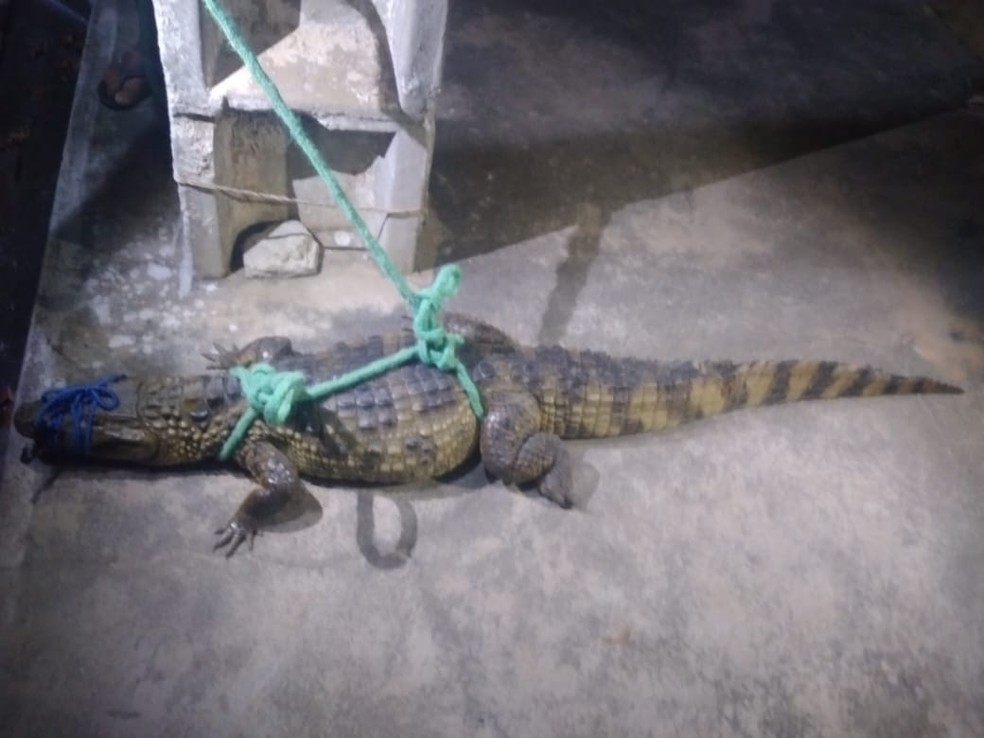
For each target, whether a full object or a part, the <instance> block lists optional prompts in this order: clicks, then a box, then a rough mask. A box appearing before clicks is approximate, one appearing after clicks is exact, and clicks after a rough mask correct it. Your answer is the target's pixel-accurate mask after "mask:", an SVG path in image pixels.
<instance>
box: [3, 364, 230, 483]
mask: <svg viewBox="0 0 984 738" xmlns="http://www.w3.org/2000/svg"><path fill="white" fill-rule="evenodd" d="M204 380H205V378H203V377H194V378H192V377H188V378H182V377H164V378H159V379H156V380H146V379H145V380H142V381H138V380H129V379H120V380H116V381H112V382H108V381H106V380H104V381H103V383H102V384H99V383H97V384H94V385H84V386H81V387H83V390H82V391H83V393H88V395H85V394H82V395H80V394H78V393H79V387H73V388H68V390H67V391H66V390H54V391H52V392H48V393H45V395H43V396H42V398H41V399H40V400H37V401H34V402H27V403H24V404H22V405H21V406H20V407H18V408H17V410H16V411H15V412H14V427H15V428H16V429H17V432H18V433H20V434H21V435H22V436H24V437H25V438H30V439H31V440H32V441H33V443H32V445H31V447H30V448H29V449H25V450H24V452H23V453H22V455H21V458H22V460H24V461H29V460H30V459H33V458H35V457H36V458H40V459H41V460H43V461H46V462H53V463H57V462H62V461H72V462H75V461H80V460H91V461H96V462H99V461H107V462H130V463H135V464H141V465H150V466H171V465H179V464H187V463H193V462H197V461H201V460H203V449H202V437H203V430H204V429H203V425H206V424H207V422H208V420H209V419H210V418H209V416H211V415H212V413H211V412H210V411H209V409H208V407H207V405H206V404H205V398H204V396H203V388H204V386H205V385H206V382H205V381H204ZM94 387H95V388H97V390H98V391H101V392H104V394H102V395H99V394H97V393H96V392H93V388H94ZM73 392H75V393H76V394H72V393H73ZM57 393H65V394H64V397H67V399H63V395H59V394H57ZM53 396H54V397H57V398H58V400H59V401H60V402H61V403H62V404H61V405H56V406H55V407H54V409H53V407H52V397H53ZM79 397H81V399H77V398H79ZM73 403H75V404H74V405H73ZM203 411H204V417H203V414H202V413H203Z"/></svg>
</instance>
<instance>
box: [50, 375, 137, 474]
mask: <svg viewBox="0 0 984 738" xmlns="http://www.w3.org/2000/svg"><path fill="white" fill-rule="evenodd" d="M123 378H124V375H123V374H110V375H109V376H106V377H103V378H102V379H97V380H96V381H95V382H88V383H85V384H74V385H69V386H67V387H57V388H55V389H51V390H48V391H47V392H45V393H44V394H43V395H41V407H40V408H39V409H38V415H37V418H35V420H34V425H35V427H37V428H38V430H39V431H43V432H44V436H45V441H44V444H43V448H46V449H48V450H50V451H53V452H55V453H56V454H62V453H63V452H64V449H63V445H62V443H61V442H60V439H59V435H60V434H61V431H62V426H63V425H64V422H65V416H66V415H69V416H70V417H71V419H72V443H71V446H70V449H69V451H70V453H71V454H72V455H73V456H80V457H85V456H86V455H87V454H88V453H89V449H90V448H91V447H92V418H93V415H94V414H95V412H96V410H97V409H99V410H115V409H116V408H117V407H119V405H120V398H119V396H118V395H117V394H116V393H115V392H114V391H113V390H112V389H110V387H109V385H111V384H115V383H116V382H119V381H120V380H121V379H123ZM35 446H37V441H35Z"/></svg>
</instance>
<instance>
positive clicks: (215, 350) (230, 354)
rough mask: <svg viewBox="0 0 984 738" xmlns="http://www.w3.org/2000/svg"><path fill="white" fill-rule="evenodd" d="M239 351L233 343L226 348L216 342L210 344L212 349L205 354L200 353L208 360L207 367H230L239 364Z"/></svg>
mask: <svg viewBox="0 0 984 738" xmlns="http://www.w3.org/2000/svg"><path fill="white" fill-rule="evenodd" d="M239 354H240V351H239V349H238V348H237V347H236V345H235V344H233V345H232V348H231V349H226V348H223V347H222V346H220V345H219V344H217V343H213V344H212V350H211V351H209V352H208V353H207V354H204V353H203V354H202V356H203V357H204V358H205V361H207V362H208V368H209V369H231V368H232V367H234V366H237V365H238V364H239Z"/></svg>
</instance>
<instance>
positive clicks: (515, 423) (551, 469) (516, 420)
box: [480, 392, 573, 508]
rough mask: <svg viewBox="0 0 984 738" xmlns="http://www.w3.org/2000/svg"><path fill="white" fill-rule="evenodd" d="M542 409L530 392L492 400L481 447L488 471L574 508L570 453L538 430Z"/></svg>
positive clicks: (483, 424) (557, 439) (509, 482)
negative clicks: (530, 484)
mask: <svg viewBox="0 0 984 738" xmlns="http://www.w3.org/2000/svg"><path fill="white" fill-rule="evenodd" d="M539 419H540V408H539V406H538V405H537V402H536V399H535V398H534V397H533V396H532V395H530V394H527V393H523V392H510V393H504V394H502V395H499V396H496V397H493V398H490V402H489V406H488V408H486V414H485V418H484V419H483V420H482V432H481V439H480V448H481V453H482V462H483V464H484V465H485V468H486V470H488V472H489V473H490V474H492V475H493V476H496V477H499V478H500V479H501V480H502V481H503V482H504V483H506V484H516V485H520V484H528V483H531V482H532V483H534V484H535V485H536V488H537V490H538V491H539V493H540V494H541V495H543V496H544V497H546V498H547V499H548V500H551V501H553V502H556V503H557V504H558V505H560V506H561V507H564V508H569V507H571V506H572V505H573V501H572V499H571V497H570V492H571V487H572V476H573V474H572V463H571V457H570V454H569V453H568V451H567V448H566V447H565V446H564V444H563V441H561V440H560V438H558V437H557V436H555V435H554V434H553V433H544V432H542V431H540V430H539V424H540V423H539Z"/></svg>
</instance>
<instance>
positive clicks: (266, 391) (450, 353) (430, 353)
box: [202, 0, 484, 459]
mask: <svg viewBox="0 0 984 738" xmlns="http://www.w3.org/2000/svg"><path fill="white" fill-rule="evenodd" d="M202 2H203V3H204V5H205V7H206V8H207V9H208V12H209V13H211V15H212V18H213V19H214V20H215V22H216V23H217V24H218V26H219V28H221V29H222V32H223V33H224V34H225V37H226V39H227V40H228V42H229V45H230V46H231V47H232V48H233V50H234V51H235V52H236V53H237V54H238V55H239V58H240V59H242V61H243V64H245V65H246V68H247V69H248V70H249V72H250V74H252V75H253V79H254V80H256V83H257V84H258V85H259V86H260V88H261V89H262V90H263V92H264V93H265V94H266V96H267V98H268V99H269V101H270V105H271V107H272V108H273V112H274V113H276V114H277V117H279V118H280V120H281V121H282V122H283V124H284V126H286V128H287V131H288V132H289V133H290V136H291V139H292V140H293V142H294V143H295V144H296V145H297V146H298V147H299V148H300V149H301V151H303V152H304V154H305V156H307V158H308V161H309V162H310V163H311V166H312V167H313V168H314V170H315V171H316V172H317V173H318V175H319V176H320V177H321V179H322V180H324V182H325V184H326V185H328V191H329V193H331V196H332V199H333V200H334V201H335V203H336V204H337V205H338V207H339V208H340V209H341V211H342V213H344V214H345V217H346V218H348V220H349V222H350V223H351V224H352V227H353V228H354V229H355V230H356V232H357V233H358V234H359V236H360V237H361V238H362V240H363V242H364V243H365V244H366V248H367V249H368V250H369V253H370V254H371V255H372V257H373V259H375V261H376V264H377V265H378V266H379V268H380V269H381V270H382V271H383V273H384V274H386V276H387V277H389V278H390V280H391V281H392V282H393V284H394V285H395V286H396V288H397V290H398V291H399V293H400V295H402V297H403V299H404V300H406V301H407V302H408V303H409V305H410V308H411V310H412V311H413V314H414V318H413V328H414V334H415V335H416V337H417V343H416V345H415V346H410V347H407V348H405V349H403V350H402V351H399V352H397V353H395V354H393V355H391V356H387V357H384V358H382V359H378V360H377V361H374V362H372V363H370V364H367V365H366V366H364V367H361V368H359V369H357V370H355V371H353V372H350V373H348V374H345V375H343V376H341V377H337V378H336V379H332V380H330V381H328V382H323V383H321V384H317V385H314V386H313V387H305V386H304V377H303V375H302V374H300V373H299V372H287V373H278V372H276V371H274V369H273V368H272V367H271V366H269V365H268V364H256V365H254V366H252V367H251V368H250V369H245V368H243V367H236V368H234V369H232V370H231V373H232V374H233V375H235V376H236V377H237V378H238V379H239V381H240V383H241V384H242V387H243V394H244V395H245V396H246V398H247V400H248V401H249V408H247V410H246V412H245V413H244V414H243V415H242V417H241V418H240V419H239V421H238V422H237V424H236V426H235V428H234V429H233V431H232V433H231V434H230V436H229V438H228V439H227V440H226V442H225V444H224V445H223V447H222V451H221V452H220V454H219V456H220V458H222V459H227V458H229V456H231V455H232V453H233V452H234V451H235V449H236V447H237V446H238V445H239V443H241V442H242V440H243V438H244V437H245V436H246V433H247V432H248V431H249V428H250V426H251V425H252V424H253V422H254V421H255V420H257V419H258V418H260V417H262V418H263V419H264V420H265V421H266V422H267V423H270V424H274V425H282V424H283V423H285V422H286V421H287V419H288V418H289V417H290V414H291V411H292V408H293V405H294V403H296V402H300V401H311V400H322V399H324V398H325V397H327V396H329V395H331V394H333V393H335V392H341V391H344V390H346V389H350V388H352V387H354V386H355V385H357V384H359V383H360V382H364V381H366V380H368V379H372V378H373V377H377V376H379V375H380V374H383V373H385V372H387V371H390V370H391V369H394V368H396V367H397V366H400V365H402V364H405V363H407V362H409V361H412V360H413V359H415V358H416V359H417V360H419V361H420V362H422V363H425V364H429V365H431V366H435V367H437V368H439V369H442V370H444V371H448V372H454V373H455V374H456V375H457V377H458V381H459V382H460V383H461V385H462V387H463V388H464V390H465V394H467V395H468V401H469V402H470V403H471V406H472V410H473V411H474V412H475V415H476V416H477V417H478V418H481V417H482V416H483V415H484V409H483V408H482V401H481V398H480V397H479V394H478V388H477V387H476V386H475V383H474V381H472V378H471V377H470V376H469V374H468V370H467V369H466V368H465V366H464V365H463V364H462V363H461V362H460V361H459V360H458V358H457V356H456V355H455V351H456V349H457V347H458V346H459V345H461V343H462V342H463V339H462V338H461V336H456V335H449V334H448V333H447V332H446V331H445V330H444V326H443V325H442V324H441V321H440V320H439V318H438V316H439V314H440V311H441V310H442V308H443V306H444V302H445V300H447V298H449V297H451V296H452V295H453V294H454V293H455V292H456V291H457V289H458V285H459V283H460V282H461V270H460V269H458V268H457V267H455V266H446V267H444V268H443V269H441V271H440V272H438V274H437V277H436V278H435V279H434V282H433V284H431V286H430V287H426V288H424V289H421V290H419V291H416V292H415V291H414V290H413V289H412V288H411V287H410V284H409V283H408V282H407V281H406V279H404V277H403V274H401V273H400V271H399V269H397V268H396V265H395V264H393V262H392V261H391V260H390V258H389V256H388V255H387V254H386V251H385V250H384V249H383V247H382V246H380V245H379V242H378V241H377V240H376V238H375V236H373V234H372V232H371V231H370V230H369V227H368V226H367V225H366V223H365V221H364V220H363V219H362V216H361V215H359V212H358V211H357V210H356V209H355V207H354V206H353V205H352V203H351V202H350V201H349V199H348V197H346V195H345V192H344V191H343V190H342V187H341V185H340V184H339V183H338V180H337V179H336V178H335V175H334V174H333V173H332V171H331V169H329V167H328V165H327V164H326V163H325V160H324V159H323V158H322V156H321V153H320V152H319V151H318V148H317V146H315V144H314V142H313V141H312V140H311V138H310V136H308V134H307V132H306V131H305V130H304V126H303V125H302V123H301V120H300V118H299V117H298V116H297V114H295V113H294V111H293V110H291V109H290V107H289V106H288V105H287V103H286V102H285V101H284V99H283V97H282V96H281V94H280V91H279V90H278V89H277V86H276V85H275V84H274V83H273V80H271V79H270V77H269V76H268V75H267V73H266V72H265V71H264V69H263V67H262V66H261V65H260V62H259V60H258V59H257V58H256V55H255V54H253V52H252V50H251V49H250V48H249V46H248V44H247V43H246V40H245V39H244V38H243V36H242V35H241V34H240V33H239V29H237V28H236V26H235V24H234V23H233V21H232V19H231V18H230V17H229V15H228V13H226V11H225V9H224V8H222V6H220V5H219V3H218V0H202Z"/></svg>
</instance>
